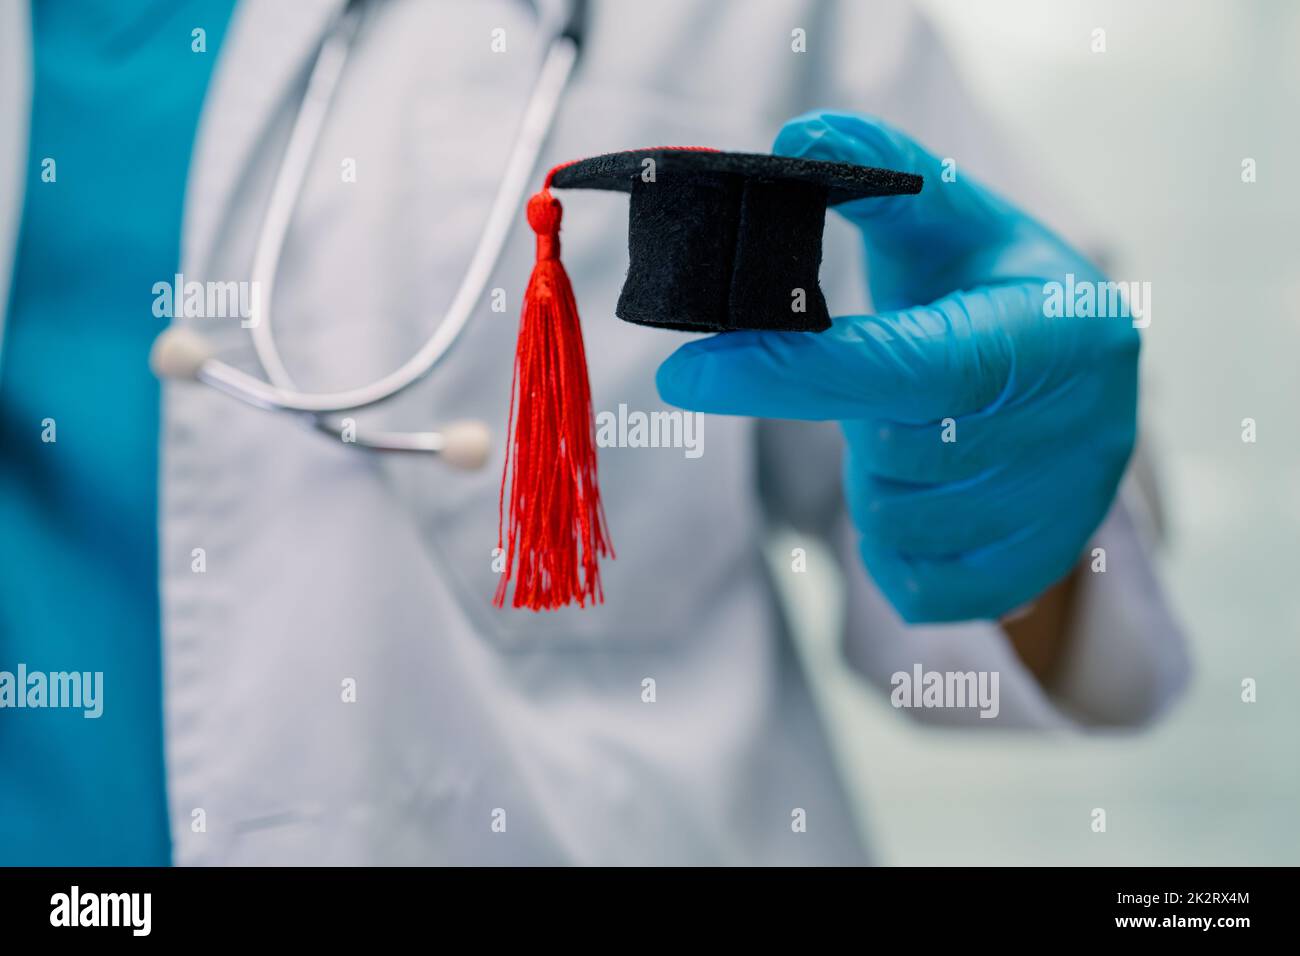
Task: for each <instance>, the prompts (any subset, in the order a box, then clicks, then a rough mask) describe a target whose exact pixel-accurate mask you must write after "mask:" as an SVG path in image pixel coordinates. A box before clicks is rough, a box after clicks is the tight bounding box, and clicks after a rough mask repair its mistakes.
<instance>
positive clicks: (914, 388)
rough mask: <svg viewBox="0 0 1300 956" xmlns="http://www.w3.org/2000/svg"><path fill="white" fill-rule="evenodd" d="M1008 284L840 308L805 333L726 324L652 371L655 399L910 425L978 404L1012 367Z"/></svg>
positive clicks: (739, 411) (725, 410)
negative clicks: (828, 323) (894, 306)
mask: <svg viewBox="0 0 1300 956" xmlns="http://www.w3.org/2000/svg"><path fill="white" fill-rule="evenodd" d="M1028 308H1032V305H1031V297H1029V296H1028V295H1027V294H1026V292H1025V291H1024V290H1023V289H1020V288H1018V287H1010V286H1008V287H997V288H992V289H981V290H975V291H974V292H970V293H963V294H960V295H955V296H949V297H947V298H945V299H941V300H940V301H938V302H936V303H934V304H933V305H931V306H925V307H922V308H917V309H907V310H904V311H901V312H889V313H883V314H881V315H867V316H847V317H841V318H838V319H835V320H834V322H833V324H832V327H831V328H830V329H828V330H826V331H825V332H822V333H820V334H817V335H809V334H806V333H798V332H728V333H726V334H724V335H716V336H713V337H712V338H708V339H700V340H697V341H694V342H689V343H687V344H686V345H683V346H682V347H681V348H679V349H678V350H677V351H676V352H674V353H673V354H672V355H670V356H669V357H668V358H667V360H665V361H664V363H663V365H661V366H660V367H659V372H658V374H657V376H656V382H657V384H658V386H659V394H660V396H661V397H662V398H663V400H664V401H665V402H668V403H669V404H672V405H678V406H681V407H683V408H689V409H693V410H695V411H702V412H713V413H716V414H723V415H750V416H753V417H756V418H798V419H811V420H824V419H841V420H843V419H856V418H868V419H890V420H893V421H899V422H910V423H915V424H922V423H928V422H940V421H941V420H942V419H944V418H950V417H951V418H956V417H957V416H961V415H968V414H970V413H971V412H974V411H977V410H979V409H982V408H985V407H987V406H989V405H991V404H992V403H993V402H995V401H997V400H998V399H999V397H1000V396H1001V395H1002V393H1003V391H1004V390H1005V388H1006V386H1007V383H1008V381H1009V380H1010V375H1011V371H1012V368H1013V367H1014V365H1015V362H1016V357H1015V348H1016V346H1015V343H1014V341H1013V339H1014V336H1013V335H1012V334H1011V330H1012V329H1013V328H1015V327H1017V326H1020V325H1026V324H1028V323H1025V322H1023V321H1020V320H1019V319H1017V318H1016V317H1015V316H1013V315H1011V312H1012V311H1013V310H1019V311H1023V310H1025V309H1028Z"/></svg>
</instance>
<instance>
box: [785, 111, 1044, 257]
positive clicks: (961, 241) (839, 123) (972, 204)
mask: <svg viewBox="0 0 1300 956" xmlns="http://www.w3.org/2000/svg"><path fill="white" fill-rule="evenodd" d="M772 151H773V152H774V153H776V154H778V155H782V156H796V157H800V158H804V159H817V160H824V161H828V162H839V163H854V164H857V165H860V166H878V167H881V168H884V169H894V170H898V171H900V172H906V173H913V174H916V175H918V176H921V177H923V178H924V180H925V182H924V185H923V186H922V188H921V192H920V193H919V194H917V195H915V196H884V197H879V198H872V199H862V200H858V201H856V202H848V203H844V204H842V205H840V206H837V207H835V211H836V212H838V213H840V214H841V215H843V216H844V217H845V218H847V219H849V220H850V221H851V222H853V223H854V224H855V225H857V226H858V227H859V228H860V229H861V230H862V232H863V233H864V235H865V236H866V239H867V241H868V243H869V244H871V245H876V244H879V245H880V246H881V247H883V248H887V249H891V250H895V251H899V252H906V253H907V254H919V253H921V252H924V253H925V254H927V255H929V256H931V257H933V256H935V255H936V254H942V253H943V252H944V251H945V250H948V251H954V250H958V249H965V248H975V247H979V246H981V245H985V244H988V243H990V242H993V241H996V240H997V239H1000V238H1001V237H1004V236H1005V235H1006V234H1007V233H1008V230H1009V228H1010V226H1011V225H1012V224H1014V223H1016V222H1019V221H1020V220H1021V219H1023V216H1022V215H1021V214H1020V212H1019V211H1018V210H1016V209H1015V207H1013V206H1011V205H1010V204H1009V203H1007V202H1005V201H1004V200H1002V199H999V198H998V197H997V196H996V195H994V194H993V193H991V192H989V191H988V190H986V189H984V188H983V187H982V186H980V185H979V184H977V183H974V182H972V181H971V180H970V179H969V178H968V177H967V176H965V175H964V174H963V175H959V176H954V175H952V174H951V173H952V170H951V169H949V168H947V167H946V166H945V160H943V159H940V158H939V157H936V156H934V155H932V154H931V153H930V152H929V151H928V150H926V149H925V148H924V147H923V146H921V145H920V144H919V143H917V142H916V141H915V140H913V139H912V138H911V137H909V136H907V135H906V134H905V133H902V132H901V131H899V130H897V129H895V128H893V127H892V126H890V125H888V124H887V123H884V122H882V121H880V120H877V119H874V118H872V117H867V116H861V115H857V114H853V113H838V112H833V111H828V110H820V111H816V112H813V113H807V114H805V115H803V116H799V117H797V118H795V119H793V120H791V121H790V122H788V123H786V124H785V126H783V127H782V128H781V131H780V132H779V133H778V134H777V137H776V141H775V142H774V143H773V144H772ZM945 173H948V175H945Z"/></svg>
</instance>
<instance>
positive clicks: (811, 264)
mask: <svg viewBox="0 0 1300 956" xmlns="http://www.w3.org/2000/svg"><path fill="white" fill-rule="evenodd" d="M552 188H555V189H616V190H621V191H623V192H627V193H631V196H632V205H631V211H630V213H629V215H628V253H629V256H630V264H629V266H628V273H627V280H626V281H625V282H624V284H623V293H622V295H620V296H619V300H618V305H617V307H616V308H615V310H614V311H615V314H616V315H618V316H619V317H620V318H622V319H626V320H627V321H629V322H636V323H638V324H640V325H653V326H657V327H660V328H668V329H682V330H684V331H691V332H723V331H729V330H734V329H763V330H769V331H786V332H790V331H794V332H820V331H822V330H823V329H825V328H827V327H828V326H829V325H830V324H831V323H830V315H829V314H828V312H827V310H826V300H825V299H824V298H823V296H822V292H821V286H820V285H819V283H818V278H817V272H818V269H819V268H820V266H821V261H822V228H823V226H824V224H825V219H826V207H827V206H834V205H837V204H838V203H842V202H848V201H849V200H853V199H864V198H867V197H870V196H893V195H900V194H906V193H917V192H920V191H921V177H919V176H913V175H909V174H907V173H900V172H895V171H893V170H888V169H873V168H871V167H868V166H852V165H848V164H845V163H823V162H818V161H815V160H808V159H795V158H791V157H784V156H758V155H753V154H748V153H721V152H718V151H717V150H712V149H703V148H698V147H659V148H655V149H638V150H632V151H630V152H624V153H610V154H608V155H605V156H596V157H594V158H592V159H583V160H579V161H577V162H574V163H566V164H564V165H563V166H557V167H555V168H554V169H552V170H551V171H550V173H548V174H547V176H546V183H545V185H544V186H543V187H542V190H541V191H540V192H539V193H537V194H536V195H535V196H533V197H532V199H530V200H529V201H528V224H529V225H530V226H531V227H532V229H533V232H535V233H536V234H537V264H536V265H535V266H534V267H533V274H532V276H531V277H530V278H529V280H528V288H527V290H526V291H525V292H524V305H523V312H522V315H521V316H520V320H519V340H518V342H517V343H516V346H515V374H514V382H513V385H512V386H511V396H510V420H509V423H508V425H507V431H508V434H509V437H508V439H507V443H506V462H505V470H504V472H503V474H502V476H501V498H500V506H501V527H500V530H499V532H498V541H497V544H498V547H499V548H500V549H501V552H502V554H503V555H504V557H505V569H504V573H503V574H502V576H501V581H500V585H499V586H498V588H497V594H496V599H495V603H496V604H497V606H498V607H500V606H503V605H504V604H505V601H506V596H507V589H508V586H509V583H510V580H511V579H512V578H513V579H514V580H515V591H514V596H513V599H512V601H511V603H512V604H513V606H514V607H527V608H531V609H533V610H535V611H539V610H548V609H552V608H558V607H563V606H564V605H566V604H569V603H571V602H573V601H577V602H578V603H579V605H582V606H585V605H586V604H587V602H588V601H590V602H591V603H593V604H595V603H599V602H600V601H601V600H602V597H603V595H602V593H601V588H600V570H599V566H598V559H599V558H601V557H605V556H612V555H613V548H612V547H611V545H610V541H609V531H608V529H607V528H606V526H605V513H604V509H603V507H602V506H601V501H600V490H599V488H598V487H597V482H596V440H595V428H594V424H593V420H592V408H591V388H590V385H589V383H588V378H587V358H586V353H585V351H584V349H583V344H582V329H581V327H580V326H579V324H578V306H577V302H576V301H575V299H574V295H573V287H572V286H571V284H570V282H569V277H568V275H567V274H566V273H565V271H564V267H563V266H562V265H561V264H560V218H561V214H562V210H561V208H560V203H559V201H558V200H557V199H556V198H555V197H554V196H553V195H552V194H551V189H552Z"/></svg>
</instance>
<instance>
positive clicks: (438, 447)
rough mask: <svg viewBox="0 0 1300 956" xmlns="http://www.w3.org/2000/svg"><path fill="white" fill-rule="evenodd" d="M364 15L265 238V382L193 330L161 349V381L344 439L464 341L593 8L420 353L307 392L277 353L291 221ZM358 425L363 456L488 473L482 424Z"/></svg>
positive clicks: (575, 11) (556, 65)
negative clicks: (194, 387) (372, 374)
mask: <svg viewBox="0 0 1300 956" xmlns="http://www.w3.org/2000/svg"><path fill="white" fill-rule="evenodd" d="M366 7H367V4H365V3H363V2H361V0H352V2H350V3H349V4H348V6H347V7H346V8H345V10H344V11H343V13H342V14H340V16H339V18H338V20H337V21H336V22H335V24H334V25H333V26H332V27H331V29H330V31H329V33H328V34H327V36H326V38H325V40H324V41H323V42H322V44H321V47H320V49H319V50H318V51H317V56H316V60H315V63H314V64H313V66H312V70H311V73H310V75H309V77H308V81H307V88H306V91H305V93H304V96H303V101H302V104H301V105H300V107H299V110H298V115H297V117H296V118H295V120H294V124H293V128H292V129H291V131H290V135H289V141H288V144H287V145H286V147H285V153H284V158H283V160H282V161H281V164H280V168H279V170H278V171H277V173H276V176H275V179H274V181H273V184H272V188H271V197H270V200H269V201H268V203H267V208H266V212H265V213H264V215H263V219H262V223H261V227H260V229H259V232H258V240H257V245H256V248H255V251H254V255H253V267H252V270H251V279H252V281H253V285H254V288H257V289H258V292H259V294H258V295H256V296H254V297H253V302H254V305H253V312H252V314H251V315H250V316H249V321H248V326H249V329H250V332H251V335H252V341H253V348H254V352H255V354H256V356H257V360H258V363H259V364H260V365H261V367H262V370H263V372H264V373H265V375H266V379H265V380H263V379H262V378H259V377H257V376H256V375H251V374H249V373H248V372H245V371H243V370H242V369H239V368H236V367H235V366H233V365H230V364H229V363H227V362H224V361H222V360H221V359H219V358H217V357H216V356H215V355H214V354H212V353H211V349H210V348H209V346H208V345H207V343H206V341H205V340H204V339H203V338H202V336H200V335H199V334H198V333H197V332H195V331H193V330H190V329H183V328H173V329H168V330H167V331H166V332H164V333H163V334H162V335H161V336H160V337H159V342H158V343H157V344H156V345H155V350H154V355H155V359H154V362H155V368H156V369H158V370H159V372H160V374H163V375H165V376H168V377H176V376H180V377H187V378H192V379H195V380H197V381H199V382H201V383H203V384H206V385H208V386H210V387H212V388H214V389H216V390H218V391H220V392H223V393H225V394H227V395H230V396H232V397H233V398H236V399H238V400H239V401H241V402H244V403H246V404H248V405H252V406H255V407H257V408H261V409H266V410H269V411H283V412H291V413H297V414H299V415H301V416H303V417H304V418H305V419H306V420H307V421H308V422H309V423H310V424H311V425H313V426H314V427H315V428H317V429H319V430H321V431H323V432H325V433H327V434H330V435H334V436H339V435H341V434H342V431H343V429H342V427H341V425H340V423H337V422H334V421H331V420H330V419H329V418H327V417H326V416H328V415H331V414H338V413H341V412H350V411H358V410H360V409H364V408H369V407H371V406H373V405H377V404H379V403H381V402H385V401H388V400H389V399H392V398H394V397H396V396H397V395H400V394H401V393H402V392H404V391H406V390H407V389H408V388H410V387H411V386H413V385H415V384H416V383H418V382H420V381H423V380H424V379H426V378H428V376H429V375H430V374H432V372H433V371H434V370H435V369H436V368H437V367H438V366H439V365H440V364H441V363H442V362H443V360H444V359H446V357H447V355H448V354H449V353H450V352H451V349H452V347H453V346H454V345H455V344H456V342H457V341H458V340H459V339H460V338H461V336H462V334H463V332H464V331H465V328H466V326H467V324H468V322H469V319H470V317H471V316H472V315H473V312H474V309H475V307H476V306H477V305H478V303H479V302H480V301H481V300H482V298H483V293H484V291H485V290H486V289H487V284H488V282H489V281H490V279H491V276H492V273H493V272H494V271H495V270H496V267H497V264H498V263H499V261H500V258H501V253H502V251H503V250H504V248H505V244H506V242H507V240H508V239H509V237H510V234H511V231H512V229H513V228H514V225H515V223H516V220H517V216H518V211H519V209H520V207H521V206H522V204H523V200H524V196H525V193H526V191H527V189H528V186H529V184H530V182H531V180H532V177H533V175H534V171H535V169H536V167H537V164H538V161H539V160H540V158H541V155H542V150H543V148H544V147H545V144H546V139H547V137H548V136H549V135H550V131H551V129H552V128H553V126H554V124H555V118H556V115H557V114H558V112H559V108H560V104H561V103H562V101H563V99H564V93H565V90H566V89H567V87H568V84H569V80H570V79H571V77H572V76H573V72H574V68H575V67H576V65H577V61H578V56H579V52H580V47H581V34H582V26H583V19H584V12H585V10H584V8H585V3H582V2H575V3H574V4H572V7H571V10H570V15H569V17H568V19H567V21H566V22H565V24H564V25H563V28H562V29H561V30H560V31H559V32H557V33H556V35H555V36H554V38H553V39H552V40H551V41H550V43H549V44H548V46H547V50H546V54H545V57H544V59H543V62H542V66H541V68H540V70H539V71H538V74H537V77H536V80H535V82H534V85H533V92H532V94H531V96H530V97H529V100H528V104H527V106H526V108H525V110H524V114H523V118H522V120H521V122H520V126H519V131H518V133H517V134H516V137H515V142H514V145H513V147H512V148H511V151H510V155H509V157H508V158H507V161H506V167H505V171H504V172H503V174H502V177H501V183H500V186H499V187H498V189H497V194H496V196H495V198H494V199H493V202H492V206H491V208H490V209H489V212H488V217H487V221H486V223H485V225H484V227H483V232H482V234H481V235H480V237H479V241H478V244H477V245H476V246H475V249H474V254H473V256H472V257H471V259H470V262H469V265H468V266H467V268H466V270H465V275H464V277H463V278H462V280H461V284H460V288H459V289H458V290H457V291H456V295H455V296H454V298H453V299H452V301H451V304H450V305H449V306H448V308H447V312H446V314H445V316H444V318H443V320H442V322H441V323H440V324H439V325H438V327H437V328H436V329H435V330H434V331H433V333H432V334H431V335H430V337H429V338H428V340H427V341H426V342H425V343H424V344H423V345H422V346H421V347H420V348H419V350H418V351H416V352H415V353H414V354H413V355H412V356H411V357H410V358H409V359H408V360H407V361H406V362H404V363H403V364H402V365H401V366H399V367H398V368H396V369H394V370H393V371H392V372H390V373H389V374H387V375H385V376H383V377H382V378H380V379H377V380H375V381H373V382H371V383H369V384H367V385H363V386H359V387H356V388H351V389H347V390H344V391H339V392H304V391H301V390H299V389H298V388H297V387H296V385H295V383H294V380H293V378H292V376H291V375H290V374H289V370H288V368H287V367H286V366H285V363H284V360H283V358H282V356H281V355H280V351H279V349H278V347H277V345H276V341H275V332H274V321H273V316H274V314H275V312H274V300H275V291H276V280H277V278H278V276H279V266H280V259H281V255H282V253H283V250H284V243H285V238H286V236H287V234H288V231H289V226H290V223H291V221H292V218H293V212H294V209H295V208H296V206H297V204H298V200H299V197H300V196H301V193H302V189H303V185H304V183H305V181H306V178H307V175H308V172H309V170H310V167H311V160H312V156H313V154H314V152H315V149H316V144H317V141H318V140H319V138H320V133H321V130H322V129H323V127H324V125H325V121H326V119H327V118H328V116H329V112H330V107H331V104H332V102H333V99H334V95H335V93H336V91H337V89H338V85H339V82H340V80H341V78H342V75H343V70H344V67H345V66H346V64H347V60H348V56H349V53H350V51H351V48H352V45H353V44H354V42H355V41H356V36H357V32H358V30H359V29H360V25H361V21H362V19H363V17H364V10H365V8H366ZM161 356H169V358H160V357H161ZM176 356H180V357H181V358H180V359H179V360H178V359H177V358H176ZM190 359H192V362H191V361H190ZM191 366H192V367H191ZM352 424H353V426H354V427H353V429H352V434H351V435H350V436H349V438H348V441H350V442H352V443H354V444H356V445H359V446H361V447H364V448H370V449H374V450H381V451H408V452H431V453H435V454H442V455H443V456H444V457H446V458H448V459H449V460H451V461H452V463H460V464H462V465H464V466H466V467H474V466H475V465H477V464H480V463H481V461H482V460H483V459H484V458H485V457H486V452H487V447H488V445H489V436H488V433H487V429H486V426H484V425H482V424H481V423H477V422H462V423H453V424H452V425H449V426H444V427H443V428H442V430H441V431H436V432H357V431H356V429H355V423H352ZM457 459H459V462H457Z"/></svg>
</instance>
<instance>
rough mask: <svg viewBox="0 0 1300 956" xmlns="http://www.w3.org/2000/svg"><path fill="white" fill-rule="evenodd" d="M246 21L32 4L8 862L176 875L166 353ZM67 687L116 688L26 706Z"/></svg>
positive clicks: (5, 449)
mask: <svg viewBox="0 0 1300 956" xmlns="http://www.w3.org/2000/svg"><path fill="white" fill-rule="evenodd" d="M233 6H234V0H76V2H72V0H33V3H32V36H33V54H34V55H33V86H32V114H31V132H30V139H29V143H30V146H29V154H28V163H27V177H26V181H25V183H24V188H25V197H26V198H25V205H24V208H23V214H22V221H21V226H20V230H19V234H18V238H17V246H16V249H15V254H14V264H13V279H12V287H11V294H10V300H9V303H8V313H7V320H6V322H5V327H4V332H3V338H2V339H0V350H2V351H0V864H3V865H21V864H34V865H149V864H167V863H168V862H170V851H171V841H170V837H169V835H168V820H167V800H166V783H165V776H164V764H163V731H162V660H161V638H160V630H159V602H158V522H157V510H158V479H157V471H158V435H159V386H158V382H157V381H156V380H155V379H154V377H153V376H152V375H151V374H150V372H149V366H148V364H147V358H148V354H149V346H150V344H151V343H152V342H153V339H154V337H155V336H156V335H157V334H158V333H159V332H160V331H161V330H162V328H163V325H164V323H165V322H166V319H159V318H157V317H156V316H155V315H154V312H153V303H154V292H153V286H154V284H155V283H156V282H160V281H166V282H171V281H172V277H173V275H174V274H175V273H176V272H178V271H179V257H180V251H179V250H180V233H181V213H182V207H183V200H184V195H185V182H186V177H187V173H188V169H189V163H190V152H191V147H192V145H193V140H194V133H195V129H196V128H197V125H198V119H199V113H200V109H201V107H202V104H203V97H204V91H205V90H206V88H207V85H208V79H209V76H210V75H211V73H212V68H213V64H214V62H215V60H216V56H217V50H218V49H219V47H220V44H221V40H222V37H223V35H224V33H225V30H226V25H227V23H228V21H229V18H230V14H231V11H232V9H233ZM196 30H202V31H204V33H205V36H203V41H204V44H205V45H206V49H205V50H204V51H198V50H196V47H198V46H200V45H201V44H200V43H199V40H198V38H197V37H196V34H195V32H194V31H196ZM20 669H22V670H23V671H25V675H26V682H25V683H26V684H27V686H26V687H18V686H17V677H18V675H19V671H20ZM52 672H80V673H82V674H83V675H85V674H90V675H92V676H91V681H92V682H93V681H94V680H95V678H94V676H93V675H94V674H96V673H101V674H102V680H101V681H100V683H99V687H100V692H99V700H98V701H97V703H96V704H95V707H102V714H101V715H100V716H98V717H87V716H86V714H87V713H93V709H88V708H87V706H86V701H85V700H84V699H83V701H82V703H83V707H82V708H81V709H76V708H71V707H67V708H52V707H49V706H45V707H21V708H20V707H17V706H15V697H16V695H17V694H22V693H24V692H25V693H26V696H25V698H24V701H23V702H24V703H35V702H39V701H40V700H41V697H40V695H39V694H36V692H35V688H37V687H38V686H39V685H41V684H44V683H46V678H45V677H43V676H38V677H34V676H33V675H49V674H50V673H52ZM6 674H8V675H9V680H8V682H7V683H6V680H5V675H6ZM6 686H7V687H8V690H9V694H8V695H7V696H6V693H5V690H6ZM67 686H68V685H66V684H65V685H64V687H65V688H66V687H67ZM91 686H92V687H93V683H92V685H91ZM51 696H52V695H51V694H50V691H49V690H48V688H47V691H46V697H45V700H46V702H47V704H48V702H49V701H50V699H51ZM68 697H69V695H67V694H65V695H63V699H64V700H66V699H67V698H68Z"/></svg>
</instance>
